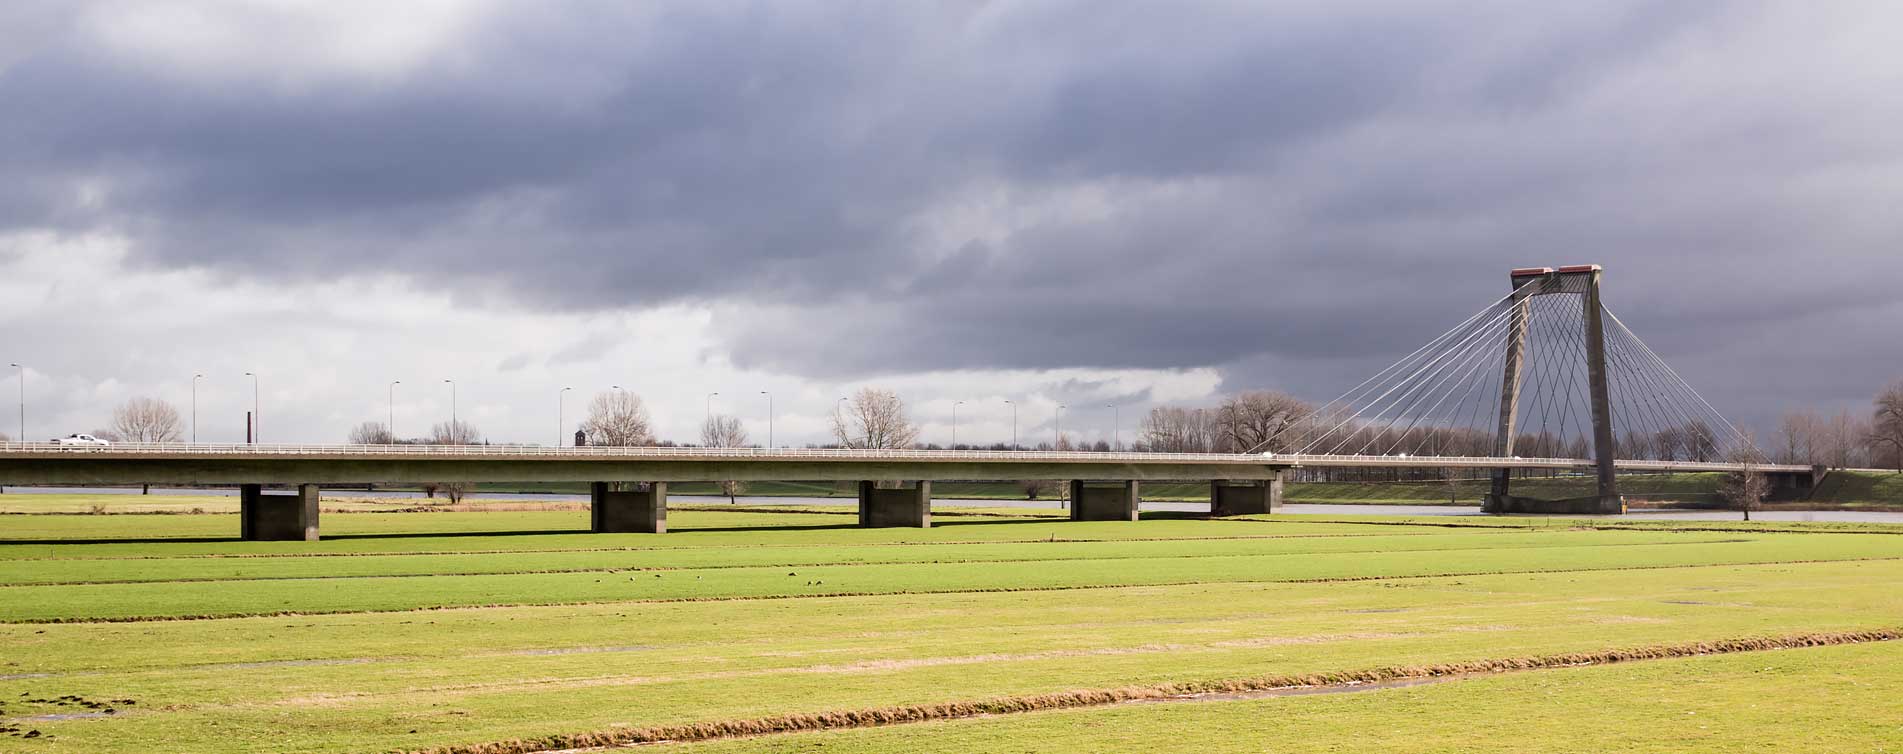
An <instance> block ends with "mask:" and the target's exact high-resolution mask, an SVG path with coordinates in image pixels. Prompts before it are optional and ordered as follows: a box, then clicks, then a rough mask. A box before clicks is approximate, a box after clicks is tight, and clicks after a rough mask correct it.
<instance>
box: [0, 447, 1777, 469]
mask: <svg viewBox="0 0 1903 754" xmlns="http://www.w3.org/2000/svg"><path fill="white" fill-rule="evenodd" d="M67 453H88V454H99V455H106V456H110V457H128V458H137V457H156V458H185V457H193V456H292V457H295V456H302V457H309V458H353V457H354V458H443V459H455V458H471V459H482V458H489V459H503V458H508V459H564V458H572V459H677V460H758V461H769V460H785V461H801V460H811V461H826V460H830V461H923V462H956V461H992V462H1004V463H1012V462H1016V463H1050V462H1058V461H1061V462H1071V463H1194V464H1212V465H1236V464H1247V465H1262V464H1270V465H1276V466H1316V467H1322V466H1337V467H1341V466H1347V467H1356V466H1367V467H1380V466H1385V467H1396V466H1403V467H1415V468H1428V467H1469V468H1472V467H1488V468H1495V467H1519V468H1591V467H1592V466H1593V461H1592V460H1591V459H1582V458H1521V457H1517V456H1516V457H1513V458H1488V457H1482V456H1415V455H1391V456H1380V455H1309V454H1284V453H1263V454H1240V453H1127V452H1105V453H1099V452H1090V451H1051V450H870V449H854V448H683V447H621V446H602V445H591V446H584V447H579V448H551V447H548V446H543V445H421V444H417V445H408V444H406V445H346V444H310V443H255V444H251V443H172V442H166V443H143V442H126V443H113V444H112V445H107V446H99V445H61V444H58V443H52V442H4V443H0V457H5V456H16V457H18V456H28V457H32V456H43V455H48V454H67ZM1615 463H1616V465H1617V466H1618V467H1619V468H1622V469H1633V470H1644V471H1736V470H1738V469H1740V468H1742V467H1741V465H1740V464H1735V463H1725V462H1712V461H1652V460H1645V459H1622V460H1619V461H1617V462H1615ZM1757 468H1758V469H1759V470H1761V471H1780V472H1789V471H1809V470H1810V467H1809V466H1795V465H1781V464H1759V465H1758V466H1757Z"/></svg>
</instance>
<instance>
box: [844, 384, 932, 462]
mask: <svg viewBox="0 0 1903 754" xmlns="http://www.w3.org/2000/svg"><path fill="white" fill-rule="evenodd" d="M841 404H842V405H838V406H835V407H834V408H833V438H834V439H836V440H838V441H839V444H841V445H844V446H846V447H848V448H886V449H892V448H909V447H912V443H913V442H914V441H916V440H917V439H918V425H916V424H913V423H912V420H911V418H910V417H907V416H906V415H905V401H903V400H901V399H900V398H899V395H898V393H894V392H892V391H890V390H880V389H876V388H869V387H868V388H861V389H860V390H859V392H857V393H854V394H853V396H852V399H851V400H848V401H841Z"/></svg>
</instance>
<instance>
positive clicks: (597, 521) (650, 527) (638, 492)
mask: <svg viewBox="0 0 1903 754" xmlns="http://www.w3.org/2000/svg"><path fill="white" fill-rule="evenodd" d="M609 485H610V483H609V482H594V483H592V484H590V485H588V529H589V531H592V532H595V533H597V534H604V533H638V534H665V533H667V483H666V482H648V483H647V484H644V485H635V487H636V489H632V490H615V489H609Z"/></svg>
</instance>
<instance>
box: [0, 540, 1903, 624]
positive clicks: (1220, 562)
mask: <svg viewBox="0 0 1903 754" xmlns="http://www.w3.org/2000/svg"><path fill="white" fill-rule="evenodd" d="M1196 544H1197V543H1183V545H1182V548H1183V550H1182V551H1183V552H1184V553H1191V552H1194V549H1193V548H1194V546H1195V545H1196ZM497 557H502V556H497ZM1897 557H1903V538H1898V537H1893V536H1883V535H1848V534H1846V535H1800V534H1784V535H1770V536H1763V537H1739V538H1735V539H1730V540H1726V541H1717V542H1688V543H1684V544H1677V545H1671V546H1658V545H1650V544H1631V545H1600V546H1581V545H1572V546H1555V547H1533V548H1515V549H1500V550H1491V549H1483V550H1459V551H1455V552H1454V553H1453V554H1442V553H1436V552H1432V551H1428V552H1411V551H1403V552H1354V553H1305V554H1294V555H1241V556H1218V557H1194V558H1191V557H1168V556H1164V557H1128V558H1118V559H1077V560H1052V561H1046V562H1041V563H1038V564H1036V565H1035V566H1027V565H1026V564H1023V563H1016V562H1002V563H999V562H989V563H988V562H957V563H889V564H866V565H824V566H801V567H797V568H789V567H788V566H772V567H734V568H720V569H701V570H695V571H688V572H676V573H667V572H636V573H632V574H621V573H612V574H611V573H527V574H493V575H477V576H435V577H431V578H424V579H417V578H403V577H365V578H356V579H317V580H264V581H259V580H248V581H217V582H160V583H149V584H77V585H46V586H35V585H28V586H7V587H0V621H64V620H81V621H85V620H128V619H151V618H202V617H223V616H237V615H269V614H282V613H334V612H369V611H391V610H411V609H418V608H437V607H456V606H472V605H521V604H560V603H585V602H638V601H655V600H689V599H734V598H762V597H815V596H827V595H851V594H891V593H906V592H947V591H996V590H1014V589H1064V588H1083V587H1107V586H1124V585H1145V584H1187V583H1211V582H1272V581H1305V580H1324V579H1365V578H1395V577H1414V576H1432V575H1439V574H1483V573H1495V572H1534V571H1579V570H1599V569H1613V568H1661V567H1672V566H1693V565H1714V564H1733V563H1771V562H1789V561H1837V560H1856V559H1870V558H1897Z"/></svg>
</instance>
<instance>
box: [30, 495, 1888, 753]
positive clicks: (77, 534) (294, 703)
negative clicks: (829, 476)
mask: <svg viewBox="0 0 1903 754" xmlns="http://www.w3.org/2000/svg"><path fill="white" fill-rule="evenodd" d="M22 497H24V496H22ZM74 502H76V503H79V504H85V501H83V500H81V501H74ZM978 512H982V513H986V514H988V515H963V516H955V515H946V516H941V517H939V518H938V519H937V520H936V521H935V524H936V525H935V526H934V528H932V529H927V530H917V529H860V528H857V527H856V526H853V525H852V523H853V516H852V514H850V513H848V512H843V511H840V510H838V509H831V510H826V511H823V512H740V511H725V510H700V509H690V510H675V511H672V512H671V513H670V515H669V524H670V527H671V528H672V531H670V533H668V534H664V535H641V534H612V535H607V534H604V535H596V534H589V533H586V532H585V531H584V529H585V526H586V521H587V514H586V513H585V512H579V511H506V512H465V513H387V512H385V513H371V512H357V513H326V514H325V517H324V532H325V537H326V538H325V540H324V541H322V542H315V543H304V542H238V541H236V540H235V539H234V535H235V533H236V529H237V517H236V516H232V515H121V516H95V515H29V516H4V517H0V647H4V649H5V651H4V652H3V653H0V720H3V721H4V722H0V751H23V752H42V751H43V752H119V751H125V752H135V751H136V752H146V751H155V750H161V751H191V752H239V751H287V752H293V751H294V752H358V751H432V752H440V753H443V754H447V752H455V751H463V752H488V753H491V754H493V753H498V752H527V751H545V750H562V749H572V748H586V747H588V746H591V745H593V746H601V745H615V744H623V743H638V742H650V741H655V740H658V739H667V740H672V741H675V742H674V743H663V744H658V746H659V747H660V748H661V749H662V750H678V751H681V752H692V753H693V754H700V753H701V752H729V751H731V752H756V751H784V752H807V751H829V752H830V751H837V752H884V751H928V752H930V751H944V752H952V751H959V752H969V751H1011V752H1069V751H1136V750H1139V749H1142V750H1156V749H1159V748H1162V749H1165V750H1191V749H1193V750H1200V751H1236V752H1242V751H1251V752H1254V751H1265V750H1272V751H1284V750H1286V751H1302V752H1308V751H1314V752H1321V751H1346V750H1356V751H1361V750H1373V751H1449V752H1452V751H1470V750H1486V751H1587V750H1611V751H1656V752H1676V751H1699V752H1720V751H1727V752H1728V751H1738V750H1744V749H1762V750H1805V751H1842V752H1853V751H1855V752H1862V751H1882V750H1898V749H1903V724H1899V722H1898V721H1899V720H1903V716H1899V714H1898V713H1899V712H1903V702H1899V701H1898V700H1899V699H1903V697H1900V696H1899V695H1898V693H1897V692H1898V691H1903V669H1900V668H1903V664H1899V663H1898V660H1903V642H1898V641H1892V640H1891V639H1893V638H1895V637H1899V636H1903V633H1900V631H1903V590H1898V589H1896V588H1895V584H1896V583H1898V582H1899V581H1903V527H1888V526H1883V525H1876V524H1858V525H1821V524H1820V525H1811V524H1801V523H1779V524H1774V525H1772V524H1761V523H1760V524H1753V525H1749V526H1746V525H1741V524H1739V523H1738V522H1682V523H1672V522H1659V521H1651V522H1644V523H1643V524H1642V525H1638V524H1634V525H1627V524H1624V523H1621V522H1605V521H1598V522H1567V521H1556V520H1552V519H1474V520H1471V521H1469V520H1463V521H1462V522H1460V523H1459V524H1458V525H1447V524H1448V523H1450V522H1446V521H1429V520H1410V519H1403V518H1395V517H1358V518H1356V519H1352V520H1350V519H1335V520H1329V519H1322V518H1316V517H1299V516H1280V515H1278V516H1259V517H1247V518H1242V519H1234V520H1215V521H1211V520H1200V519H1196V518H1193V517H1185V516H1150V517H1146V519H1145V520H1144V521H1141V522H1136V523H1130V522H1091V523H1073V522H1069V521H1065V520H1058V519H1053V518H1050V517H1048V516H1044V517H1039V516H1032V515H1010V513H1011V512H1010V511H1008V510H1002V509H1000V510H993V511H968V513H978ZM1017 513H1020V514H1022V513H1025V512H1024V511H1018V512H1017ZM1717 524H1723V525H1722V526H1720V525H1717ZM1812 644H1829V645H1831V646H1808V645H1812ZM1778 647H1784V648H1778ZM1615 660H1617V661H1616V662H1615ZM1450 673H1452V675H1449V674H1450ZM1379 679H1389V680H1400V681H1404V682H1406V683H1410V684H1411V683H1416V682H1419V683H1421V685H1402V686H1396V687H1392V688H1390V687H1387V686H1386V685H1384V684H1383V683H1370V682H1369V681H1371V680H1379ZM1288 687H1300V689H1299V691H1300V693H1292V692H1291V691H1290V689H1289V688H1288ZM107 710H110V713H108V712H107ZM877 723H893V724H889V725H874V724H877ZM868 726H872V727H868ZM30 733H37V735H34V736H33V737H31V738H28V737H27V735H28V734H30ZM683 739H690V740H699V739H705V740H699V741H698V742H694V743H688V742H684V741H683ZM1886 747H1887V748H1886Z"/></svg>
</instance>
